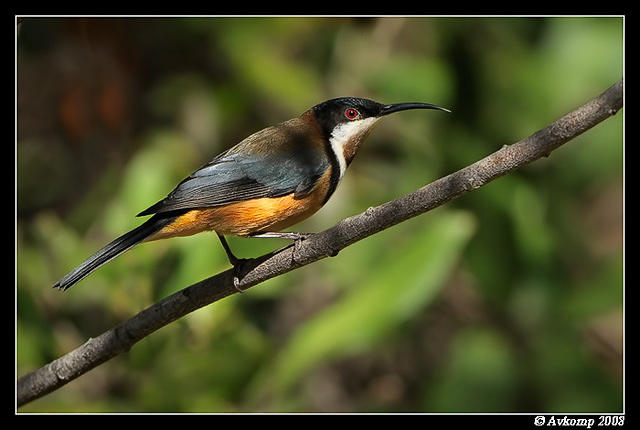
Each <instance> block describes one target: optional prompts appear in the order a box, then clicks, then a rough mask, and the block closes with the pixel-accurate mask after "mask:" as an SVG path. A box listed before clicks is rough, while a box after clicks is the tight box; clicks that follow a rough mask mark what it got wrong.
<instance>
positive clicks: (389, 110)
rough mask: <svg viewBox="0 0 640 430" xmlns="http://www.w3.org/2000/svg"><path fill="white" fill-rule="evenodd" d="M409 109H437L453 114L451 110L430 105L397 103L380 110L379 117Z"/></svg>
mask: <svg viewBox="0 0 640 430" xmlns="http://www.w3.org/2000/svg"><path fill="white" fill-rule="evenodd" d="M409 109H436V110H443V111H445V112H451V111H450V110H449V109H445V108H443V107H440V106H436V105H432V104H430V103H396V104H392V105H386V106H382V108H381V109H380V113H378V116H383V115H389V114H390V113H394V112H400V111H401V110H409Z"/></svg>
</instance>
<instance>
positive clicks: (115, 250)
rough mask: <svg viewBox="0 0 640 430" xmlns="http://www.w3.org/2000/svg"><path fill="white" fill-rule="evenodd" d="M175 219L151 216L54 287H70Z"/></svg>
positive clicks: (87, 260) (64, 288)
mask: <svg viewBox="0 0 640 430" xmlns="http://www.w3.org/2000/svg"><path fill="white" fill-rule="evenodd" d="M174 219H175V217H166V216H164V217H162V216H159V215H155V216H153V217H151V218H150V219H148V220H147V221H146V222H145V223H144V224H142V225H141V226H139V227H137V228H134V229H133V230H131V231H130V232H128V233H125V234H123V235H122V236H120V237H119V238H117V239H115V240H114V241H112V242H111V243H109V244H108V245H106V246H105V247H103V248H102V249H100V250H99V251H98V252H96V253H95V254H93V255H92V256H91V257H89V258H87V259H86V260H85V261H84V262H83V263H82V264H80V265H79V266H78V267H76V268H75V269H73V270H72V271H71V272H69V273H67V274H66V275H65V276H64V277H63V278H62V279H60V280H59V281H58V282H56V283H55V285H54V286H53V288H59V289H61V290H63V291H64V290H67V289H69V288H70V287H71V286H72V285H73V284H75V283H76V282H78V281H80V280H81V279H83V278H84V277H85V276H87V275H89V274H90V273H91V272H93V271H94V270H96V269H97V268H98V267H100V266H102V265H103V264H105V263H108V262H109V261H111V260H113V259H114V258H116V257H117V256H118V255H120V254H122V253H123V252H125V251H127V250H129V249H131V248H133V247H134V246H135V245H137V244H138V243H140V242H142V241H143V240H145V239H146V238H147V237H149V236H150V235H151V234H153V233H155V232H157V231H158V230H160V229H161V228H162V227H164V226H166V225H167V224H169V223H170V222H171V221H173V220H174Z"/></svg>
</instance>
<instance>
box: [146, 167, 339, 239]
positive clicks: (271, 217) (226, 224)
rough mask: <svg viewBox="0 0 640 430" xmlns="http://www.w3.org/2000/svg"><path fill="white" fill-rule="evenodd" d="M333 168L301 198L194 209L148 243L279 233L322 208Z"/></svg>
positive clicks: (163, 229)
mask: <svg viewBox="0 0 640 430" xmlns="http://www.w3.org/2000/svg"><path fill="white" fill-rule="evenodd" d="M330 178H331V168H329V169H328V170H327V172H325V174H324V175H323V176H322V177H321V178H320V180H319V181H318V183H317V184H316V186H315V187H314V188H313V189H312V190H311V192H310V193H309V194H307V195H305V196H302V197H298V198H296V197H294V195H293V194H288V195H286V196H282V197H273V198H272V197H264V198H259V199H251V200H245V201H241V202H236V203H232V204H229V205H225V206H219V207H214V208H203V209H193V210H190V211H189V212H187V213H185V214H183V215H181V216H179V217H178V218H176V219H175V220H174V221H173V222H172V223H171V224H168V225H166V226H165V227H163V228H162V229H161V230H159V231H158V232H156V233H154V234H153V235H151V236H149V238H148V239H146V240H147V241H151V240H158V239H165V238H168V237H174V236H190V235H192V234H196V233H199V232H201V231H211V230H212V231H216V232H218V233H220V234H235V235H238V236H246V235H249V234H251V233H256V232H265V231H280V230H283V229H285V228H287V227H290V226H292V225H294V224H297V223H298V222H300V221H302V220H304V219H306V218H308V217H310V216H311V215H313V214H314V213H316V212H317V211H318V209H320V208H321V207H322V202H323V201H324V198H325V197H326V195H327V192H328V191H329V183H330Z"/></svg>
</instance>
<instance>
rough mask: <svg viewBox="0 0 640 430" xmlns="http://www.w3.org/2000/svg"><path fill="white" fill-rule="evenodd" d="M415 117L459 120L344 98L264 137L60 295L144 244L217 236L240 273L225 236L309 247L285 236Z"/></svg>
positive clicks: (190, 182)
mask: <svg viewBox="0 0 640 430" xmlns="http://www.w3.org/2000/svg"><path fill="white" fill-rule="evenodd" d="M410 109H435V110H440V111H445V112H451V111H450V110H449V109H446V108H443V107H440V106H437V105H434V104H430V103H419V102H410V103H395V104H382V103H378V102H375V101H373V100H369V99H365V98H358V97H339V98H334V99H330V100H326V101H324V102H322V103H319V104H317V105H315V106H313V107H311V108H310V109H308V110H306V111H305V112H303V113H302V114H301V115H299V116H298V117H295V118H292V119H289V120H287V121H284V122H281V123H279V124H277V125H273V126H270V127H267V128H265V129H262V130H260V131H258V132H256V133H254V134H252V135H250V136H249V137H247V138H245V139H244V140H242V141H241V142H240V143H238V144H236V145H235V146H233V147H231V148H230V149H228V150H226V151H224V152H222V153H221V154H219V155H217V156H216V157H214V158H213V159H212V160H211V161H209V162H208V163H206V164H204V165H203V166H202V167H200V168H199V169H198V170H196V171H195V172H193V173H192V174H191V175H189V176H188V177H186V178H185V179H184V180H182V181H181V182H180V183H179V184H178V185H177V186H176V187H175V189H174V190H173V191H171V192H170V193H169V194H168V195H167V196H166V197H165V198H163V199H162V200H160V201H158V202H157V203H155V204H154V205H152V206H150V207H148V208H147V209H145V210H143V211H142V212H140V213H139V214H138V215H137V216H148V215H151V218H149V219H148V220H146V221H145V222H144V223H143V224H141V225H140V226H138V227H136V228H134V229H133V230H131V231H129V232H127V233H125V234H123V235H122V236H120V237H118V238H117V239H115V240H113V241H112V242H110V243H109V244H107V245H105V246H104V247H103V248H101V249H100V250H98V251H97V252H96V253H94V254H93V255H91V256H90V257H89V258H87V259H86V260H85V261H84V262H83V263H81V264H80V265H79V266H77V267H76V268H74V269H73V270H71V271H70V272H69V273H67V274H66V275H65V276H64V277H62V278H61V279H60V280H59V281H58V282H56V283H55V284H54V285H53V287H54V288H58V289H60V290H63V291H64V290H67V289H69V288H70V287H71V286H73V285H74V284H76V283H77V282H79V281H80V280H82V279H84V278H85V277H86V276H88V275H89V274H90V273H92V272H93V271H94V270H96V269H98V268H99V267H101V266H102V265H104V264H106V263H108V262H109V261H111V260H113V259H114V258H115V257H117V256H118V255H120V254H122V253H124V252H125V251H128V250H129V249H131V248H132V247H134V246H136V245H138V244H140V243H143V242H151V241H155V240H160V239H167V238H172V237H178V236H190V235H193V234H196V233H200V232H203V231H214V232H215V233H216V234H217V235H218V238H219V239H220V242H221V244H222V246H223V248H224V250H225V252H226V254H227V257H228V259H229V263H231V265H232V266H233V267H234V268H236V269H238V267H240V265H241V263H242V261H243V260H242V259H240V258H237V257H236V256H235V255H234V254H233V253H232V251H231V249H230V247H229V245H228V243H227V241H226V239H225V236H228V235H236V236H241V237H263V238H264V237H267V238H283V239H290V240H294V241H295V240H302V239H304V238H305V237H306V235H304V234H302V233H295V232H283V231H282V230H284V229H287V228H289V227H291V226H293V225H295V224H297V223H298V222H300V221H302V220H304V219H306V218H308V217H310V216H311V215H313V214H314V213H316V212H317V211H318V210H319V209H320V208H321V207H322V206H324V204H325V203H327V201H328V200H329V198H330V197H331V195H332V194H333V193H334V191H335V190H336V187H337V186H338V183H339V182H340V181H341V179H342V178H343V176H344V174H345V171H346V169H347V167H348V166H349V165H350V164H351V161H352V160H353V158H354V156H355V155H356V153H357V152H358V150H359V149H360V146H361V143H362V142H363V141H364V139H365V138H366V137H367V136H368V135H369V132H370V131H371V129H372V127H373V126H374V125H375V124H376V123H377V122H378V121H379V120H380V119H381V118H383V117H385V116H387V115H389V114H392V113H395V112H400V111H404V110H410ZM235 282H237V278H234V283H235ZM236 288H237V286H236Z"/></svg>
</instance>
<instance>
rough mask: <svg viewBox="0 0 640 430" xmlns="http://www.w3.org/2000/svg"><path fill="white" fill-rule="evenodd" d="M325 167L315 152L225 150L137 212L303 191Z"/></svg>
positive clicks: (192, 207) (306, 189) (305, 190)
mask: <svg viewBox="0 0 640 430" xmlns="http://www.w3.org/2000/svg"><path fill="white" fill-rule="evenodd" d="M303 154H304V155H303ZM328 168H329V160H328V159H327V157H324V156H323V154H318V153H316V154H309V153H305V151H299V152H298V153H294V154H288V155H287V156H284V157H283V156H282V154H281V153H278V152H275V153H270V154H266V155H265V154H261V153H246V152H232V151H228V152H226V153H224V154H221V155H220V156H218V157H216V158H215V159H214V160H212V161H211V162H210V163H208V164H206V165H205V166H203V167H202V168H200V169H199V170H197V171H196V172H194V173H193V174H191V175H190V176H189V177H188V178H186V179H184V180H183V181H182V182H181V183H180V184H178V186H177V187H176V188H175V189H174V190H173V191H172V192H171V193H170V194H169V195H168V196H167V197H166V198H164V199H163V200H161V201H159V202H158V203H156V204H154V205H153V206H151V207H149V208H148V209H146V210H144V211H142V212H140V213H139V214H138V216H142V215H151V214H153V213H159V212H169V211H173V210H180V209H196V208H205V207H215V206H222V205H226V204H230V203H234V202H239V201H244V200H250V199H255V198H261V197H279V196H284V195H287V194H292V193H295V194H296V196H298V195H304V194H306V193H308V192H310V191H311V189H312V188H313V186H314V185H315V183H316V181H317V180H318V178H320V176H322V174H323V173H324V172H325V171H326V170H327V169H328Z"/></svg>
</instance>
